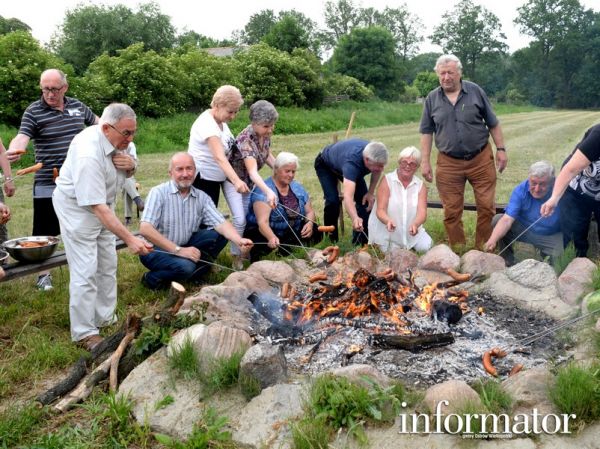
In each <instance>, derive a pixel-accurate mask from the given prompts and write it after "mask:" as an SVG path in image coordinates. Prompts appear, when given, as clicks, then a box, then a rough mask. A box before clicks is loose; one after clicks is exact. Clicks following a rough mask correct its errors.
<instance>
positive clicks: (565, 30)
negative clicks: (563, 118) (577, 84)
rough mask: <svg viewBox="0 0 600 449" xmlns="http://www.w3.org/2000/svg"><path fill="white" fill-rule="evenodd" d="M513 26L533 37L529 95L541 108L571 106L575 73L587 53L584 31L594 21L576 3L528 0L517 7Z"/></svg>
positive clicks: (530, 54) (530, 53)
mask: <svg viewBox="0 0 600 449" xmlns="http://www.w3.org/2000/svg"><path fill="white" fill-rule="evenodd" d="M518 12H519V15H518V17H517V18H516V19H515V23H516V24H517V25H519V27H520V30H521V32H523V33H525V34H527V35H529V36H532V37H533V38H534V40H533V42H532V43H531V44H530V46H529V49H530V52H528V53H526V54H527V55H529V57H530V58H533V61H535V63H534V64H531V66H532V67H531V70H532V72H531V73H532V74H533V78H531V77H530V76H529V75H527V74H525V77H526V78H527V79H529V83H528V86H529V90H528V95H529V97H530V98H532V99H533V100H532V101H534V102H535V104H539V105H542V106H552V105H554V104H559V105H561V106H566V105H572V104H573V101H574V99H573V98H572V97H573V95H575V94H574V92H573V90H572V89H573V84H572V83H573V81H574V79H575V73H576V72H577V71H578V70H579V68H580V66H581V64H582V63H583V62H582V61H583V58H584V56H585V54H586V52H587V51H588V49H586V47H585V43H586V42H585V41H584V39H583V33H584V30H586V29H588V28H589V27H590V23H592V22H593V16H592V13H591V11H589V12H586V11H585V10H584V8H583V6H582V5H581V4H580V3H579V0H529V1H528V2H527V3H526V4H525V5H523V6H522V7H520V8H518Z"/></svg>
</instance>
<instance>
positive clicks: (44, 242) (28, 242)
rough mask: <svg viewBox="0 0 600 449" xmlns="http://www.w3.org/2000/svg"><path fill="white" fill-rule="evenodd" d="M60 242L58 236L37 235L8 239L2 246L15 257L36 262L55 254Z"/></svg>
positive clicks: (21, 260) (22, 260) (19, 259)
mask: <svg viewBox="0 0 600 449" xmlns="http://www.w3.org/2000/svg"><path fill="white" fill-rule="evenodd" d="M59 242H60V240H59V239H58V238H57V237H50V236H39V235H36V236H32V237H19V238H16V239H12V240H7V241H6V242H4V244H3V245H2V246H3V247H4V249H5V250H6V251H8V254H10V256H11V257H12V258H13V259H15V260H18V261H19V262H28V263H35V262H43V261H44V260H46V259H47V258H49V257H50V256H51V255H52V254H54V251H56V248H57V247H58V243H59Z"/></svg>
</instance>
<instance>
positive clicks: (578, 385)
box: [549, 364, 600, 425]
mask: <svg viewBox="0 0 600 449" xmlns="http://www.w3.org/2000/svg"><path fill="white" fill-rule="evenodd" d="M549 395H550V399H551V400H552V402H553V403H554V404H555V405H556V406H557V407H558V409H559V410H560V412H561V413H565V414H575V415H577V418H576V423H578V424H579V425H582V424H583V423H587V422H592V421H596V420H598V419H599V418H600V365H598V364H594V365H592V366H589V367H582V366H577V365H575V364H570V365H567V366H565V367H563V368H560V369H559V370H558V373H557V375H556V380H555V383H554V384H553V385H551V386H550V389H549Z"/></svg>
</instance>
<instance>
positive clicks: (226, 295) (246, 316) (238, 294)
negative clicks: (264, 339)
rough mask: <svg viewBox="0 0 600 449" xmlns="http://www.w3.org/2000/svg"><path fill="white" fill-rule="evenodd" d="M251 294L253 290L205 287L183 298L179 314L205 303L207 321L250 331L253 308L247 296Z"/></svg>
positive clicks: (236, 287) (220, 285)
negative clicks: (195, 305) (206, 306)
mask: <svg viewBox="0 0 600 449" xmlns="http://www.w3.org/2000/svg"><path fill="white" fill-rule="evenodd" d="M253 292H254V289H249V288H246V287H242V286H235V287H228V286H225V285H222V284H219V285H210V286H205V287H203V288H202V289H201V290H200V291H199V292H198V293H197V294H195V295H193V296H188V297H187V298H185V301H184V303H183V306H182V307H181V312H182V313H185V312H187V311H189V310H190V309H191V308H192V307H194V304H197V303H203V302H206V303H207V304H208V309H207V310H206V318H207V320H208V321H223V322H226V323H227V324H228V325H230V326H233V327H237V328H239V329H244V330H250V329H251V327H252V324H253V321H252V315H253V306H252V303H251V302H250V301H248V296H250V295H251V294H252V293H253Z"/></svg>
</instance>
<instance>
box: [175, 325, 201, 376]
mask: <svg viewBox="0 0 600 449" xmlns="http://www.w3.org/2000/svg"><path fill="white" fill-rule="evenodd" d="M169 368H171V369H172V370H174V371H175V372H176V373H177V374H179V375H180V376H181V377H183V378H184V379H188V380H189V379H194V378H196V377H197V376H198V373H199V370H198V356H197V354H196V349H195V348H194V344H193V343H192V340H191V339H190V338H189V336H188V337H186V338H185V339H184V341H183V343H182V344H181V346H179V347H178V348H176V349H174V350H173V352H172V353H171V357H169Z"/></svg>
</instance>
